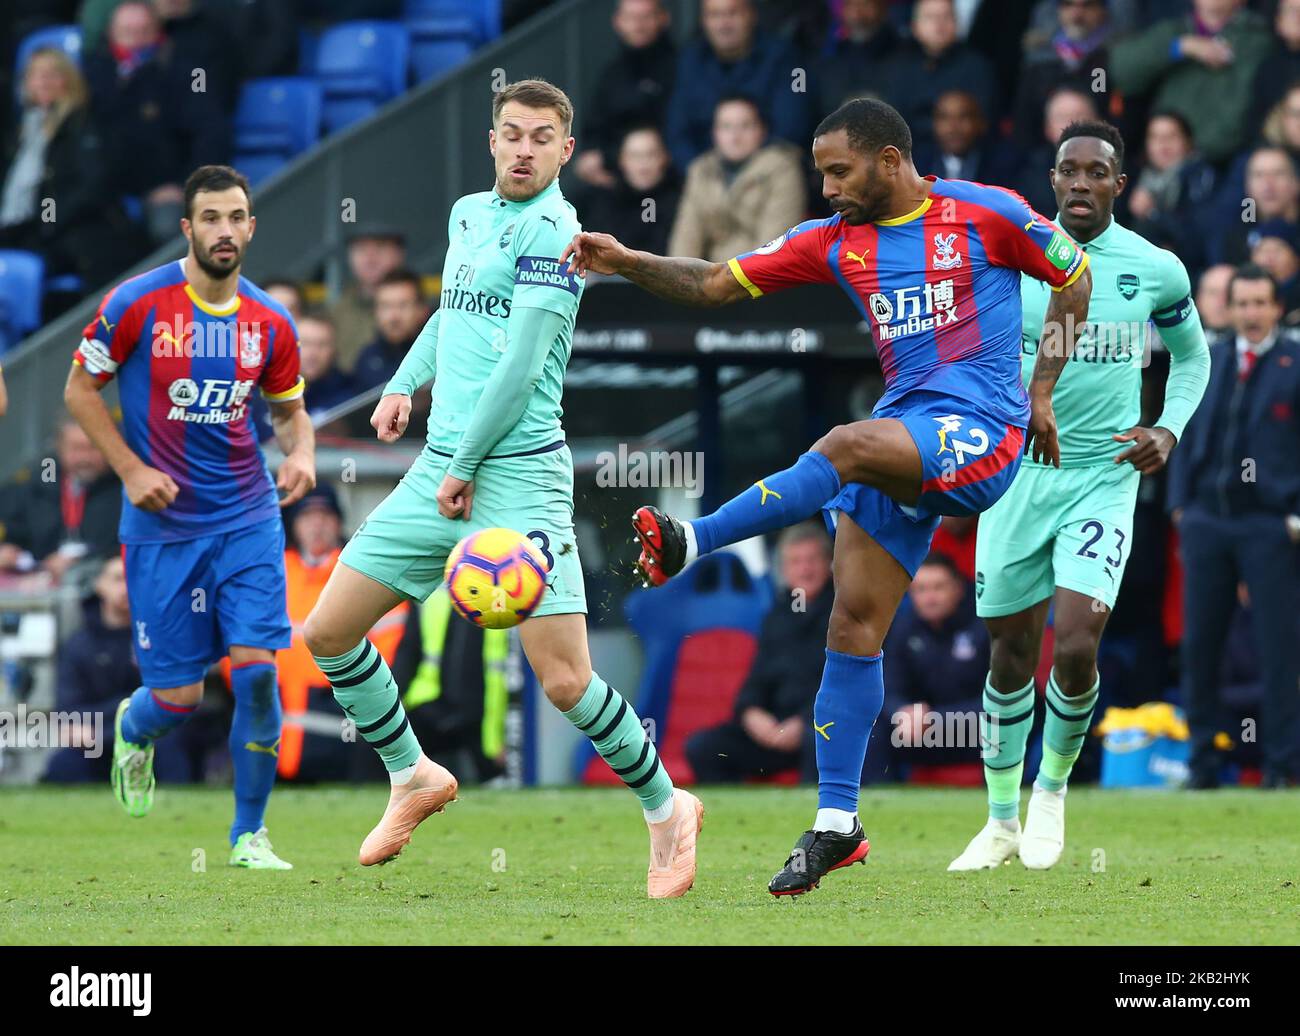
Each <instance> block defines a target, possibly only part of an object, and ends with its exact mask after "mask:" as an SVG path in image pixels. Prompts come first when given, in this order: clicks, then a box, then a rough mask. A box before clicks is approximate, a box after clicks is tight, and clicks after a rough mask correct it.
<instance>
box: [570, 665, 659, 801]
mask: <svg viewBox="0 0 1300 1036" xmlns="http://www.w3.org/2000/svg"><path fill="white" fill-rule="evenodd" d="M563 715H564V718H565V719H567V720H568V721H569V722H570V723H572V724H573V725H574V726H575V727H577V728H578V729H579V730H580V731H582V732H583V733H584V734H586V735H587V736H588V737H589V738H591V743H592V744H593V745H595V746H596V751H597V752H598V753H600V757H601V758H602V759H604V760H605V762H607V763H609V768H610V769H611V770H613V771H614V772H615V773H616V774H618V776H619V777H620V778H621V779H622V781H623V783H624V784H626V785H627V786H628V787H629V788H631V789H632V790H633V791H634V792H636V797H637V798H638V799H640V800H641V808H642V809H644V810H646V811H647V812H653V811H654V810H657V809H659V807H661V806H663V805H664V804H665V803H667V802H668V801H669V800H670V799H671V798H672V794H673V780H672V778H671V777H670V776H668V771H667V770H666V769H664V765H663V763H662V762H660V761H659V753H658V752H657V751H655V746H654V744H653V742H651V740H650V738H649V737H648V736H647V735H646V732H645V728H644V727H643V726H641V720H640V718H639V717H638V716H637V714H636V709H634V708H632V706H631V705H630V704H628V701H627V699H626V698H624V697H623V696H622V695H621V694H619V693H618V691H616V690H614V688H612V687H610V686H609V684H607V683H606V682H605V681H604V680H602V679H601V678H600V676H599V674H597V673H592V674H591V682H590V683H589V684H587V689H586V691H584V692H583V695H582V697H581V698H580V699H579V700H578V704H577V705H575V706H574V707H573V708H571V709H570V710H569V711H568V712H565V713H563ZM665 819H666V818H665Z"/></svg>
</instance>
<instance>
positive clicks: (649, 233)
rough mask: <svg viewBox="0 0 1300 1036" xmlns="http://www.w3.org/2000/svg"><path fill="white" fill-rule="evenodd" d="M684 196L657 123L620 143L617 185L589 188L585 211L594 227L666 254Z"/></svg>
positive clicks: (640, 128)
mask: <svg viewBox="0 0 1300 1036" xmlns="http://www.w3.org/2000/svg"><path fill="white" fill-rule="evenodd" d="M681 196H682V181H681V178H680V177H679V176H678V175H677V171H676V170H675V169H674V168H673V166H672V158H671V157H670V156H669V154H668V148H667V146H666V145H665V144H664V138H663V135H662V134H661V133H660V132H659V130H658V129H656V128H655V127H654V126H634V127H633V128H632V129H630V130H628V132H627V133H626V134H625V135H624V137H623V141H622V143H621V144H620V145H619V149H618V168H617V171H616V172H615V174H614V176H613V182H612V184H611V185H610V186H608V187H601V188H595V189H592V190H590V191H588V192H587V193H586V196H585V200H584V201H583V203H582V204H581V205H580V206H579V214H580V215H581V217H582V222H583V226H584V227H585V228H587V229H589V230H599V231H603V232H604V233H607V234H613V235H614V236H615V237H616V238H618V239H619V240H620V241H622V242H623V243H624V244H625V245H627V246H628V247H629V248H638V249H642V250H644V251H647V252H654V253H656V254H659V255H662V254H664V253H665V252H666V251H668V235H669V233H670V232H671V230H672V227H673V222H674V220H676V218H677V208H678V205H679V204H680V202H681Z"/></svg>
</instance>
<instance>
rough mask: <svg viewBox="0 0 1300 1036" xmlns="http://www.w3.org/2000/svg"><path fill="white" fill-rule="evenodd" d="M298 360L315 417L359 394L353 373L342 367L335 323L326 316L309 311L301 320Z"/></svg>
mask: <svg viewBox="0 0 1300 1036" xmlns="http://www.w3.org/2000/svg"><path fill="white" fill-rule="evenodd" d="M298 361H299V369H300V371H301V373H302V377H303V381H305V382H306V388H305V389H304V390H303V401H304V405H305V406H306V407H307V413H309V414H311V416H312V417H316V416H318V415H320V414H323V413H324V412H325V411H326V410H330V409H333V408H334V407H336V406H338V405H339V404H341V403H346V402H347V401H348V400H349V399H351V398H352V397H353V396H355V395H356V394H357V391H358V389H357V384H356V382H355V381H354V380H353V378H352V376H351V375H350V374H348V373H346V372H345V371H342V370H340V369H339V364H338V351H337V350H336V349H335V348H334V326H333V325H332V324H331V323H330V322H329V321H328V320H326V319H325V318H324V317H321V316H312V315H308V316H305V317H303V318H302V319H301V320H299V321H298Z"/></svg>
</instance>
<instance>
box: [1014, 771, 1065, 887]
mask: <svg viewBox="0 0 1300 1036" xmlns="http://www.w3.org/2000/svg"><path fill="white" fill-rule="evenodd" d="M1064 848H1065V788H1062V789H1061V790H1060V791H1047V790H1046V789H1044V788H1040V787H1039V786H1038V785H1037V784H1035V785H1034V792H1033V794H1032V795H1030V796H1029V812H1028V813H1026V814H1025V834H1024V837H1023V838H1022V839H1021V840H1020V862H1021V863H1023V864H1024V865H1025V866H1026V867H1028V868H1029V869H1030V870H1031V871H1045V870H1047V869H1048V868H1049V867H1051V866H1053V865H1054V864H1055V863H1056V861H1057V860H1059V859H1060V858H1061V851H1062V850H1063V849H1064Z"/></svg>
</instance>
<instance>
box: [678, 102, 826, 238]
mask: <svg viewBox="0 0 1300 1036" xmlns="http://www.w3.org/2000/svg"><path fill="white" fill-rule="evenodd" d="M804 182H805V181H804V174H803V166H802V165H801V163H800V159H799V151H798V149H796V148H795V147H793V146H792V145H790V144H787V143H786V142H785V141H772V142H768V133H767V126H766V125H765V124H764V122H763V116H762V114H761V113H760V112H759V110H758V105H757V104H756V103H755V102H754V101H753V100H752V99H750V98H748V97H744V96H740V95H734V96H729V97H724V98H723V99H722V100H721V101H719V102H718V108H717V111H716V112H715V113H714V116H713V150H711V151H709V152H707V153H706V154H703V155H701V156H700V157H699V158H697V159H696V160H695V161H694V162H692V163H691V166H690V169H689V170H687V173H686V187H685V189H684V190H683V191H682V201H681V206H680V207H679V208H678V210H677V219H676V221H675V222H674V223H673V231H672V236H671V237H670V238H669V242H668V252H669V254H670V255H689V256H697V257H698V258H701V259H709V260H711V261H713V262H726V261H727V260H728V259H730V258H731V257H732V256H734V255H739V254H740V253H741V252H747V251H749V250H750V249H752V248H757V247H758V246H759V245H761V244H763V243H764V242H765V241H770V240H772V239H773V238H775V237H777V236H778V235H779V234H781V233H783V232H785V231H786V230H787V229H788V228H790V227H791V226H793V225H794V224H796V223H798V222H800V221H801V220H802V219H803V217H804V213H805V211H806V205H807V198H806V195H805V192H804Z"/></svg>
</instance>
